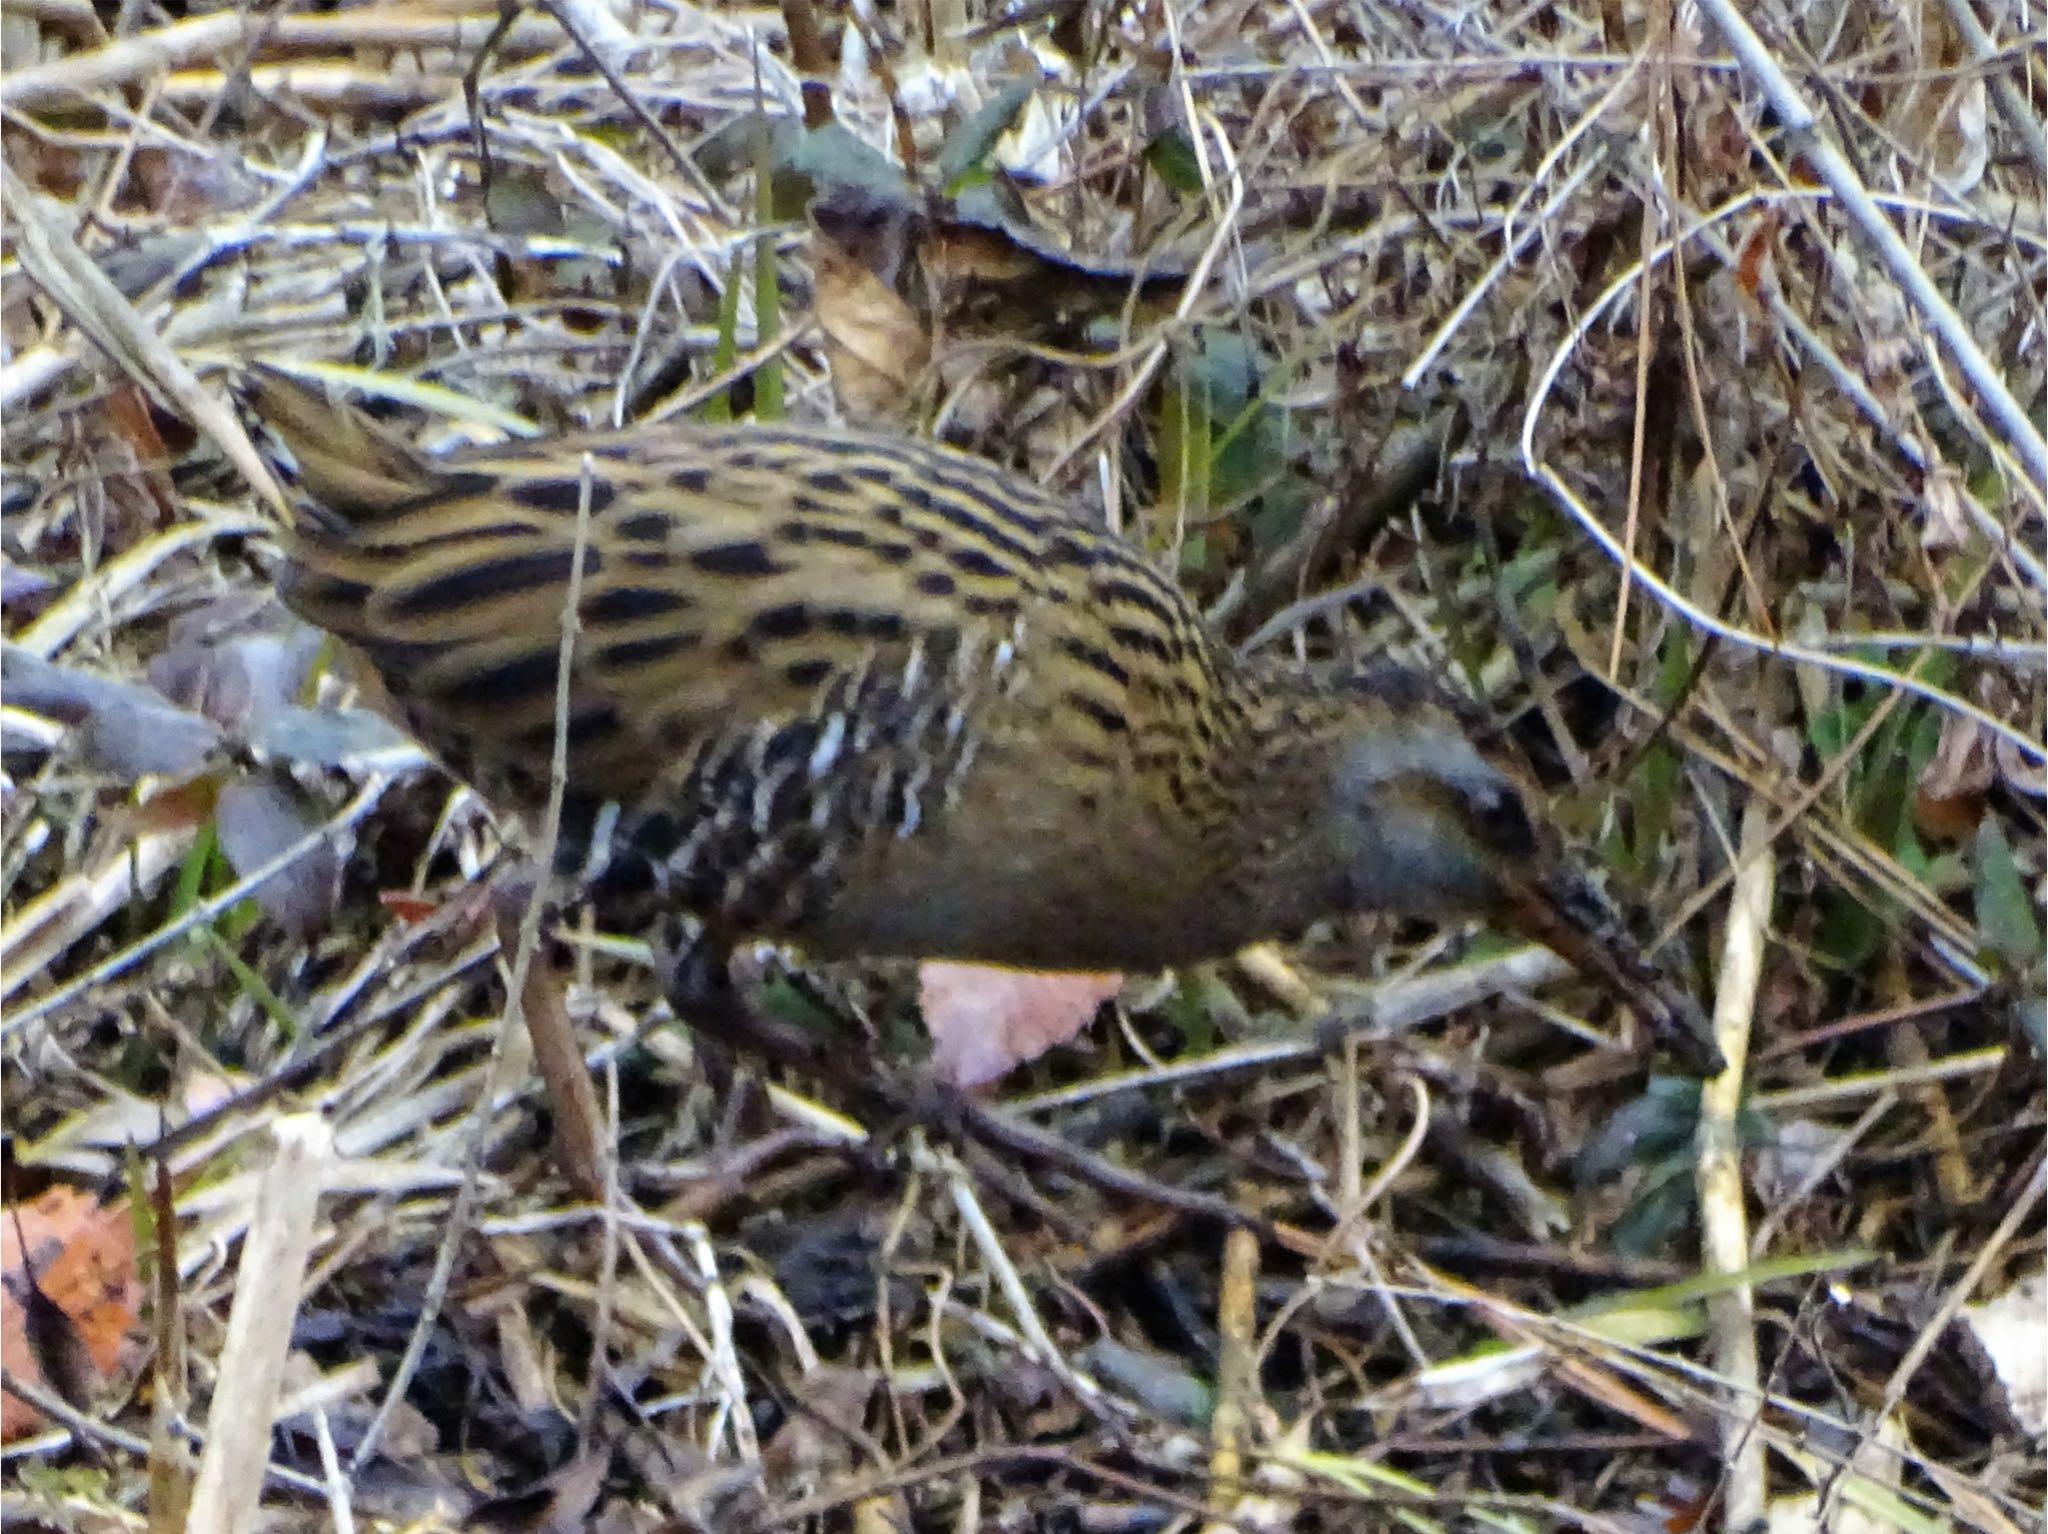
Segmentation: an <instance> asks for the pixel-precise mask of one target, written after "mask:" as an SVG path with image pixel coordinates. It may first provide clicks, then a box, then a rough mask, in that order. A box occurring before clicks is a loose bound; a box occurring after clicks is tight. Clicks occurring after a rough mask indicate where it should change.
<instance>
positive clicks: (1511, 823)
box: [1466, 785, 1536, 853]
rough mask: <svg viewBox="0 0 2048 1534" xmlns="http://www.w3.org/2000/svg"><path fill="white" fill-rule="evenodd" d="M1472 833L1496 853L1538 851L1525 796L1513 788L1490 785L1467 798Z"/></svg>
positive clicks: (1473, 792)
mask: <svg viewBox="0 0 2048 1534" xmlns="http://www.w3.org/2000/svg"><path fill="white" fill-rule="evenodd" d="M1466 804H1467V806H1468V807H1469V808H1470V810H1471V815H1472V829H1473V830H1474V831H1476V832H1478V834H1479V837H1480V839H1481V840H1482V841H1484V842H1485V843H1486V845H1487V846H1489V847H1491V848H1493V849H1494V850H1495V851H1497V852H1514V853H1526V852H1534V851H1535V850H1536V830H1535V827H1533V826H1531V825H1530V824H1529V812H1528V810H1527V809H1526V808H1524V807H1523V804H1522V796H1521V795H1520V794H1518V793H1516V792H1515V791H1514V790H1513V789H1511V788H1505V787H1496V786H1493V785H1488V786H1487V787H1485V788H1479V789H1474V790H1473V791H1472V792H1471V793H1470V794H1469V795H1467V796H1466Z"/></svg>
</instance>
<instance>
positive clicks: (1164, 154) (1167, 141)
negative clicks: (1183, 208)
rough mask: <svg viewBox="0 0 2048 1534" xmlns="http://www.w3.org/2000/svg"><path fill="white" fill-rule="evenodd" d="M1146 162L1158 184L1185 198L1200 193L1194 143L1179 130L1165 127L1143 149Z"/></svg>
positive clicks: (1200, 168)
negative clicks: (1161, 183) (1162, 182)
mask: <svg viewBox="0 0 2048 1534" xmlns="http://www.w3.org/2000/svg"><path fill="white" fill-rule="evenodd" d="M1145 163H1146V164H1147V165H1149V166H1151V167H1152V170H1153V172H1154V174H1156V175H1157V176H1158V177H1159V179H1160V180H1161V181H1164V182H1165V183H1166V184H1167V185H1168V186H1169V187H1171V188H1172V189H1173V190H1174V191H1176V192H1179V193H1180V194H1181V195H1182V196H1184V197H1193V196H1197V195H1199V194H1200V192H1201V190H1202V163H1201V161H1200V160H1198V159H1196V158H1195V141H1194V140H1193V139H1191V138H1189V137H1188V136H1187V134H1186V133H1185V132H1184V131H1183V130H1182V129H1179V128H1168V129H1167V130H1166V131H1165V132H1164V133H1162V134H1160V135H1159V136H1158V137H1157V138H1155V139H1154V140H1152V142H1151V143H1149V144H1147V145H1146V146H1145Z"/></svg>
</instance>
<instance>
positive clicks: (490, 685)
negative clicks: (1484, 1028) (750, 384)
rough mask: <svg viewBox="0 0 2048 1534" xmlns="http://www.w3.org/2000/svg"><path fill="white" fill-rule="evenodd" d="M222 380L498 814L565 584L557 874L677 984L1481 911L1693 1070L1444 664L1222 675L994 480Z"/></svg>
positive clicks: (789, 438)
mask: <svg viewBox="0 0 2048 1534" xmlns="http://www.w3.org/2000/svg"><path fill="white" fill-rule="evenodd" d="M238 390H239V397H240V399H241V401H242V403H243V405H244V406H245V409H246V411H247V412H248V413H249V414H251V415H252V416H253V417H254V418H255V420H256V421H257V423H258V425H259V434H260V436H261V437H262V439H263V440H264V442H265V444H266V446H267V450H268V452H269V453H270V455H271V457H272V459H273V461H274V463H275V465H276V467H277V469H278V471H279V475H280V478H281V479H282V480H283V481H284V482H285V483H286V484H287V486H288V487H289V492H290V494H291V496H292V499H293V502H294V518H295V526H294V527H293V528H292V530H291V534H290V537H289V539H288V541H287V552H286V560H285V564H284V567H283V570H282V573H281V576H280V588H281V590H282V592H283V595H284V597H285V600H286V601H287V603H288V604H289V605H290V606H291V607H292V608H293V609H295V610H296V611H297V612H298V613H299V614H301V615H302V616H303V617H305V618H306V619H308V620H310V621H311V622H312V623H314V624H316V625H318V626H319V627H321V628H323V629H326V630H328V631H329V632H330V633H332V634H334V635H336V636H338V637H339V638H340V639H342V640H344V641H346V642H347V643H348V644H349V645H350V646H353V647H354V648H355V649H356V650H358V651H360V652H361V654H362V655H363V656H364V657H365V658H366V659H367V660H368V662H369V664H370V665H371V666H372V667H374V668H375V670H376V672H377V673H378V674H379V675H380V676H381V678H382V680H383V683H384V685H385V687H386V689H387V690H388V692H389V694H390V696H391V699H392V702H393V704H394V705H395V708H396V710H397V711H398V713H399V715H400V717H401V720H402V722H403V723H404V724H405V725H406V727H407V728H408V729H409V730H410V731H411V732H412V733H413V734H414V736H415V737H416V738H417V739H418V740H419V742H420V743H421V745H422V746H424V747H425V748H426V749H428V750H429V751H430V752H432V753H433V754H435V755H436V756H437V757H439V758H440V760H441V761H442V762H443V763H444V764H445V765H446V766H447V767H448V768H449V770H450V771H452V772H453V773H454V774H455V775H457V776H458V777H461V778H463V779H466V780H467V781H468V782H470V784H471V785H472V786H473V787H475V788H476V789H477V790H478V792H479V793H480V794H481V795H482V796H483V798H484V799H485V801H486V802H487V803H489V804H490V805H492V806H493V807H494V808H495V809H497V810H498V811H499V812H500V813H505V812H510V813H512V814H513V815H515V816H523V817H526V818H528V819H529V820H531V818H532V817H533V816H534V815H535V814H536V812H537V811H538V810H539V809H540V808H541V807H542V806H544V805H545V803H546V802H547V795H548V783H549V770H550V762H551V757H552V753H553V750H554V746H555V737H556V733H557V722H558V721H557V684H558V679H559V673H560V655H561V647H562V629H563V608H564V604H565V601H566V599H567V596H568V594H569V592H570V591H571V589H572V577H573V585H574V589H575V590H576V592H577V608H576V618H577V620H578V624H579V632H577V634H576V635H575V638H574V649H573V658H572V661H571V674H570V678H569V684H568V707H567V712H566V732H565V734H566V747H567V760H568V786H569V792H568V797H567V801H566V804H565V808H564V811H563V814H562V817H561V822H560V850H561V852H562V856H561V857H560V858H559V859H558V866H574V865H581V866H584V867H586V868H597V869H601V870H602V872H600V873H599V874H598V876H597V878H596V881H595V885H594V886H593V887H594V888H599V889H601V888H604V887H606V886H607V885H616V886H618V887H622V888H623V887H625V886H626V885H628V884H634V883H635V881H637V887H639V888H640V889H642V890H643V891H646V890H651V891H652V892H653V898H654V899H655V901H656V902H657V903H658V904H660V905H662V906H664V907H666V908H669V909H673V910H675V911H679V912H686V913H688V914H689V915H691V916H693V917H695V918H698V919H700V920H701V922H702V924H703V933H704V936H703V938H702V939H701V940H699V941H697V942H696V943H695V944H694V945H693V947H692V950H691V953H692V956H693V957H692V959H691V962H690V965H689V966H686V967H688V968H690V970H691V972H692V973H693V974H694V975H695V976H696V977H697V979H698V980H699V981H702V980H704V979H705V978H706V977H707V976H708V977H709V978H710V982H711V983H713V984H715V983H716V982H717V978H718V976H719V975H722V973H723V967H724V966H723V961H724V956H725V955H726V954H727V953H729V952H730V948H731V945H732V944H734V943H735V942H737V941H740V940H743V939H758V938H769V939H775V940H786V941H788V942H790V943H793V944H794V945H796V946H797V947H798V948H800V949H801V950H802V951H803V952H804V953H806V954H808V955H810V956H812V957H816V958H821V959H836V958H846V957H884V956H898V957H916V958H952V959H960V960H968V961H978V962H983V963H990V964H1000V965H1010V966H1015V967H1019V968H1027V969H1046V970H1140V971H1143V970H1156V969H1163V968H1167V967H1170V966H1174V965H1178V964H1184V963H1188V962H1192V961H1196V960H1201V959H1208V958H1215V957H1221V956H1225V955H1228V954H1230V953H1232V952H1235V951H1236V950H1238V949H1240V948H1243V947H1245V946H1247V945H1249V944H1252V943H1255V942H1258V941H1261V940H1265V939H1272V938H1290V937H1294V936H1298V935H1299V934H1300V933H1302V932H1303V930H1304V929H1306V928H1307V927H1309V926H1310V925H1311V924H1312V923H1314V922H1315V921H1317V920H1318V919H1320V918H1323V917H1327V916H1333V915H1339V914H1342V913H1350V912H1363V911H1372V910H1384V911H1392V912H1398V913H1404V914H1414V915H1420V916H1431V917H1438V918H1464V917H1471V918H1485V919H1489V920H1492V921H1495V922H1498V923H1500V924H1502V925H1505V926H1506V927H1508V928H1511V929H1513V930H1515V931H1518V932H1520V933H1522V934H1524V935H1526V936H1528V937H1530V938H1532V939H1535V940H1537V941H1540V942H1542V943H1545V944H1547V945H1549V946H1550V947H1551V948H1553V949H1555V950H1556V951H1558V952H1559V953H1560V954H1561V955H1563V956H1564V957H1565V958H1567V959H1569V960H1570V961H1572V962H1573V963H1575V964H1577V965H1579V966H1580V967H1581V968H1584V969H1586V970H1588V971H1590V972H1592V973H1595V974H1597V975H1599V976H1601V977H1603V978H1604V979H1605V980H1606V981H1607V982H1608V983H1609V984H1610V985H1612V986H1613V987H1615V988H1616V989H1617V990H1618V991H1619V992H1620V993H1621V994H1623V995H1624V997H1625V998H1626V999H1627V1000H1628V1001H1629V1002H1630V1003H1632V1004H1633V1005H1635V1006H1636V1007H1637V1008H1638V1010H1639V1011H1640V1012H1642V1013H1643V1015H1644V1016H1645V1018H1646V1020H1647V1021H1648V1022H1649V1023H1650V1024H1651V1026H1652V1027H1653V1028H1654V1029H1655V1030H1656V1031H1657V1032H1658V1033H1659V1034H1660V1035H1661V1036H1662V1037H1663V1038H1664V1039H1665V1041H1666V1042H1667V1043H1668V1044H1669V1045H1670V1046H1671V1047H1672V1048H1673V1050H1674V1051H1675V1052H1676V1053H1677V1054H1678V1055H1679V1056H1680V1058H1681V1059H1682V1060H1683V1061H1684V1062H1685V1063H1686V1064H1687V1065H1688V1066H1690V1067H1691V1068H1693V1069H1695V1070H1702V1071H1706V1070H1711V1069H1713V1068H1714V1067H1715V1066H1716V1065H1717V1064H1718V1055H1717V1052H1716V1051H1715V1049H1714V1045H1713V1042H1712V1039H1711V1036H1710V1034H1709V1033H1708V1031H1707V1029H1706V1026H1705V1023H1704V1020H1703V1019H1702V1018H1701V1016H1700V1014H1699V1011H1698V1008H1697V1007H1696V1006H1695V1005H1693V1004H1692V1003H1691V1002H1690V1000H1689V998H1686V997H1685V996H1683V995H1682V994H1680V993H1679V992H1677V991H1676V989H1675V988H1673V987H1672V986H1671V985H1670V984H1669V983H1668V982H1667V981H1665V980H1664V979H1663V977H1662V976H1661V975H1659V974H1658V973H1657V972H1656V971H1655V970H1654V969H1653V968H1652V967H1651V965H1650V964H1649V963H1648V961H1647V960H1646V959H1645V958H1644V957H1643V956H1642V954H1641V953H1640V951H1639V950H1638V949H1637V948H1636V947H1635V946H1634V945H1633V944H1632V943H1631V941H1630V939H1629V937H1628V935H1627V933H1626V932H1625V930H1624V928H1623V926H1622V924H1621V923H1620V922H1619V921H1618V920H1617V919H1616V918H1615V917H1614V915H1613V913H1612V911H1611V908H1610V907H1609V906H1608V905H1607V904H1606V902H1605V901H1604V900H1602V899H1601V898H1600V897H1599V896H1598V895H1596V893H1595V891H1594V889H1593V887H1592V885H1591V884H1590V883H1588V881H1587V880H1586V879H1585V878H1584V877H1583V876H1582V874H1581V873H1580V871H1579V870H1578V869H1577V868H1576V867H1575V866H1574V865H1573V863H1572V862H1571V861H1570V860H1569V859H1568V858H1567V857H1566V856H1565V855H1564V854H1563V852H1562V851H1561V848H1560V841H1559V837H1558V835H1557V833H1556V832H1555V831H1554V829H1553V828H1552V827H1551V825H1550V824H1549V821H1548V818H1547V817H1546V816H1545V815H1544V814H1542V813H1541V812H1540V811H1539V810H1537V809H1536V808H1535V801H1534V799H1533V797H1532V795H1531V794H1530V793H1529V791H1528V790H1527V789H1526V788H1525V786H1524V785H1523V783H1522V782H1521V781H1520V780H1518V778H1517V777H1516V776H1515V774H1514V773H1513V772H1512V771H1511V770H1510V769H1509V768H1507V767H1505V766H1503V765H1502V764H1501V763H1499V762H1497V761H1495V760H1493V759H1491V757H1490V755H1489V753H1488V752H1487V751H1486V750H1483V749H1482V748H1481V746H1480V745H1479V744H1477V743H1476V741H1475V736H1474V734H1473V731H1472V729H1471V727H1470V721H1469V720H1468V719H1466V718H1464V717H1461V714H1460V711H1459V709H1458V708H1457V707H1455V706H1454V705H1453V704H1452V703H1450V702H1449V701H1447V699H1446V698H1445V696H1444V695H1443V693H1442V692H1441V691H1440V690H1439V689H1438V688H1437V687H1436V686H1434V685H1433V684H1431V683H1430V682H1428V681H1427V680H1426V679H1424V678H1421V677H1419V676H1417V675H1415V674H1413V673H1411V672H1407V671H1402V670H1398V669H1394V668H1391V667H1387V666H1373V667H1364V668H1361V667H1357V666H1326V667H1323V668H1321V669H1316V668H1301V667H1296V666H1293V665H1288V664H1280V663H1272V662H1252V661H1246V660H1243V659H1241V658H1239V657H1238V656H1236V655H1234V654H1233V653H1232V652H1231V650H1230V649H1229V648H1227V647H1226V646H1225V645H1224V644H1223V643H1222V642H1221V641H1220V640H1219V639H1218V638H1217V637H1216V636H1215V635H1214V634H1213V633H1212V632H1211V631H1210V629H1209V628H1208V627H1207V626H1206V624H1205V623H1204V621H1203V620H1202V618H1201V616H1200V614H1199V613H1198V612H1197V610H1196V609H1195V608H1194V607H1193V605H1192V604H1191V603H1190V602H1189V600H1188V599H1187V597H1186V596H1184V595H1183V594H1182V592H1181V591H1180V590H1179V589H1178V588H1177V587H1176V586H1175V585H1174V583H1173V582H1172V581H1171V580H1170V579H1169V578H1167V577H1166V576H1165V575H1163V574H1162V573H1161V572H1160V571H1159V570H1158V569H1156V568H1155V567H1154V566H1153V564H1152V563H1151V562H1149V561H1148V560H1147V559H1146V557H1145V556H1144V555H1143V554H1142V553H1140V552H1139V551H1138V550H1137V549H1136V548H1134V547H1133V546H1131V545H1130V544H1128V543H1126V542H1124V541H1122V540H1121V539H1119V538H1117V537H1114V536H1112V535H1110V534H1109V533H1107V532H1105V531H1102V530H1099V529H1097V528H1095V527H1092V526H1090V525H1089V524H1088V523H1087V522H1086V521H1085V520H1084V519H1083V518H1081V517H1080V516H1078V515H1077V514H1076V513H1075V512H1074V511H1073V510H1072V509H1071V508H1070V507H1068V506H1067V505H1066V504H1065V503H1064V502H1063V501H1062V500H1061V499H1060V498H1059V497H1058V496H1056V495H1054V494H1052V493H1050V492H1048V491H1046V490H1044V489H1041V488H1040V487H1038V486H1037V485H1034V484H1032V483H1031V482H1029V481H1028V480H1025V479H1023V478H1020V477H1019V476H1017V475H1016V474H1013V473H1010V472H1008V471H1006V470H1003V469H1000V468H998V467H996V466H994V465H993V464H990V463H988V462H985V461H983V460H980V459H977V458H974V457H972V456H969V455H967V454H964V453H961V452H957V451H954V450H952V449H949V448H946V447H941V446H936V445H933V444H931V443H927V442H920V441H914V440H909V439H905V438H899V437H887V436H877V435H872V434H867V433H861V432H854V431H848V430H842V429H840V428H837V427H826V426H800V425H793V424H773V425H771V424H731V425H711V424H685V423H664V424H661V425H659V426H655V427H642V428H628V429H626V430H624V431H621V432H615V433H610V434H598V435H589V436H580V437H568V438H558V439H553V440H547V441H513V442H507V443H504V444H502V445H496V446H491V447H485V448H470V449H464V450H460V451H457V452H455V453H451V454H448V455H445V456H431V455H428V454H425V453H422V452H420V451H418V450H416V449H415V448H413V447H411V446H409V445H407V444H406V443H404V442H403V441H401V440H399V439H398V438H397V437H396V436H395V435H393V434H391V433H389V432H388V431H386V430H385V429H384V428H382V427H381V426H379V425H378V424H376V423H374V422H372V421H371V420H369V419H368V418H367V417H366V416H364V415H362V414H361V413H360V412H358V411H356V410H354V409H351V408H347V407H343V406H339V405H336V404H333V403H330V402H329V401H328V400H327V399H326V398H325V397H324V396H323V395H322V394H320V393H318V392H316V391H314V390H312V389H310V388H308V387H306V386H305V385H302V384H301V383H299V382H297V381H295V380H294V379H292V378H291V377H289V376H288V375H286V374H285V373H283V372H281V371H278V370H275V369H271V368H268V367H258V368H254V369H251V370H250V371H249V372H248V373H247V374H246V375H245V376H244V378H243V380H242V382H241V383H240V385H239V386H238ZM628 876H630V877H628ZM680 972H681V971H680V969H679V971H678V973H680ZM678 1010H679V1011H680V1010H681V1007H680V1006H679V1008H678Z"/></svg>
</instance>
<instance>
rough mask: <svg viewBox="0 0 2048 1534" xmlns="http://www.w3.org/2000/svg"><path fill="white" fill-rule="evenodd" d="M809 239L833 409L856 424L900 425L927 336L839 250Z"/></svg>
mask: <svg viewBox="0 0 2048 1534" xmlns="http://www.w3.org/2000/svg"><path fill="white" fill-rule="evenodd" d="M811 238H812V260H813V263H814V267H815V271H814V277H813V282H814V285H815V291H816V293H817V305H818V324H819V327H820V328H821V329H822V330H823V331H824V332H825V352H826V355H827V356H828V357H829V358H830V359H831V363H832V389H833V392H834V393H835V394H836V395H837V396H838V397H839V405H840V408H841V409H842V410H844V411H845V412H846V414H847V417H848V419H850V420H852V421H855V422H857V423H860V424H863V425H889V424H900V423H902V422H903V421H905V420H907V419H908V416H909V411H910V407H911V404H912V402H913V400H914V397H915V389H916V385H917V381H918V379H919V378H920V377H921V376H922V374H923V373H924V370H925V367H926V365H927V364H928V363H929V362H930V361H931V355H932V348H931V338H930V336H928V335H927V334H926V333H925V328H924V325H923V324H922V323H921V322H920V321H919V320H918V317H917V316H916V315H915V314H914V313H912V312H911V308H910V305H909V304H907V303H905V302H904V301H903V300H902V299H901V298H899V297H897V296H896V294H895V293H894V292H893V291H892V290H891V289H890V288H889V287H888V286H887V284H885V283H884V282H883V281H882V279H881V278H880V277H878V276H876V275H875V274H874V273H873V272H872V271H870V270H868V268H867V267H865V266H863V265H862V264H861V263H860V261H859V260H858V259H857V258H856V257H855V256H854V255H853V254H852V253H851V252H850V251H849V250H848V249H847V248H846V247H845V246H844V245H841V244H840V243H839V242H838V241H837V240H835V239H833V238H831V237H830V236H828V235H825V234H821V233H817V232H815V231H814V232H813V234H812V237H811Z"/></svg>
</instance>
